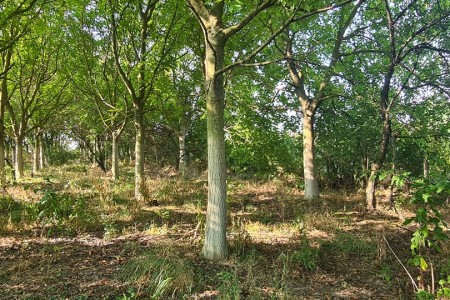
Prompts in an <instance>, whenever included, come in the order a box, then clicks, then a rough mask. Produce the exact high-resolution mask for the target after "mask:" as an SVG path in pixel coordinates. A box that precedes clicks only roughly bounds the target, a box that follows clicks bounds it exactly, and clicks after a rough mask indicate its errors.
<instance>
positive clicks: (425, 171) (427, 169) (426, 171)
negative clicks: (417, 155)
mask: <svg viewBox="0 0 450 300" xmlns="http://www.w3.org/2000/svg"><path fill="white" fill-rule="evenodd" d="M428 176H430V165H429V163H428V159H427V158H424V159H423V177H425V178H427V177H428Z"/></svg>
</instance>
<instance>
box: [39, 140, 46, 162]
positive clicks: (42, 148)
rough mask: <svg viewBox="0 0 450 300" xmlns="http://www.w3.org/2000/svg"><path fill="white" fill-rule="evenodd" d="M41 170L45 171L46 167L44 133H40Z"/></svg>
mask: <svg viewBox="0 0 450 300" xmlns="http://www.w3.org/2000/svg"><path fill="white" fill-rule="evenodd" d="M39 141H40V143H39V169H40V170H42V169H44V167H45V165H46V160H47V159H46V156H45V147H44V140H43V139H42V132H40V133H39Z"/></svg>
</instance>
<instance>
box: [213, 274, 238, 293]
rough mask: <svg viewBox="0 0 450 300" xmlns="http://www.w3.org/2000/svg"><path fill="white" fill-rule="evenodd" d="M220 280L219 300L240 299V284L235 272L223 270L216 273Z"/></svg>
mask: <svg viewBox="0 0 450 300" xmlns="http://www.w3.org/2000/svg"><path fill="white" fill-rule="evenodd" d="M217 277H218V278H219V280H220V285H219V298H218V299H221V300H239V299H241V285H240V281H239V277H238V276H237V275H236V273H235V272H230V271H224V272H220V273H218V274H217Z"/></svg>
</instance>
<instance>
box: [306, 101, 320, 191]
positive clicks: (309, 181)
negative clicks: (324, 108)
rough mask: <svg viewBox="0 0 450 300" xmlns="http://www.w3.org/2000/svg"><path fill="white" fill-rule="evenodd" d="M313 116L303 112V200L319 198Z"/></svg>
mask: <svg viewBox="0 0 450 300" xmlns="http://www.w3.org/2000/svg"><path fill="white" fill-rule="evenodd" d="M313 124H314V116H313V113H312V112H311V111H309V110H307V109H306V110H304V112H303V168H304V177H305V199H308V200H312V199H315V198H318V197H319V183H318V179H317V173H316V167H315V160H314V127H313V126H314V125H313Z"/></svg>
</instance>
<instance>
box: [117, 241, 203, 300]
mask: <svg viewBox="0 0 450 300" xmlns="http://www.w3.org/2000/svg"><path fill="white" fill-rule="evenodd" d="M118 277H119V279H121V280H125V282H126V283H127V284H129V285H131V286H133V287H134V288H135V289H136V296H138V297H149V298H150V299H180V298H182V296H184V295H186V294H190V293H191V290H192V288H193V286H194V278H195V273H194V267H193V266H192V263H191V261H189V260H188V259H186V258H183V257H180V256H179V255H176V254H174V253H172V252H170V251H168V250H165V251H164V250H159V251H158V249H152V250H150V251H146V252H144V253H143V254H142V255H140V256H139V257H137V258H134V259H132V260H130V261H129V262H128V263H127V264H125V265H124V266H123V267H122V268H121V269H120V271H119V273H118Z"/></svg>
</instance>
